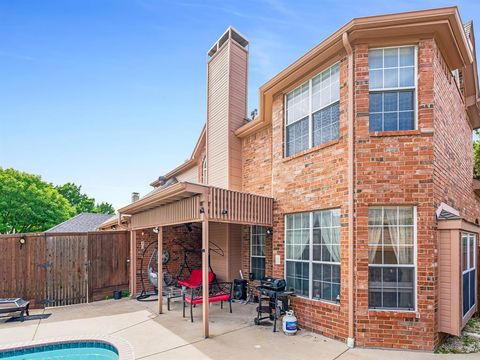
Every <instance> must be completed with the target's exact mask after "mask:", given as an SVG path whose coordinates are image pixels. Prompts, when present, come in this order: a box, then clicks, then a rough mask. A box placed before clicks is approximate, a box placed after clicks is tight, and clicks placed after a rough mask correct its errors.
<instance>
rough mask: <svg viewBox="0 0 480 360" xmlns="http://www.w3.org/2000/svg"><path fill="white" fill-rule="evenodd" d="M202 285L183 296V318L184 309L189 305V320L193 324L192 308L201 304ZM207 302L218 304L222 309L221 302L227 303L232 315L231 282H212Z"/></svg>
mask: <svg viewBox="0 0 480 360" xmlns="http://www.w3.org/2000/svg"><path fill="white" fill-rule="evenodd" d="M202 288H203V287H202V285H200V286H198V287H196V288H191V289H190V291H188V292H187V293H186V294H183V317H185V307H186V306H187V304H190V320H191V321H192V322H193V307H194V306H195V305H197V304H203V296H202ZM208 290H209V291H208V302H209V303H213V302H220V308H221V309H223V302H224V301H227V302H228V304H229V307H230V314H231V313H232V290H233V283H231V282H214V283H212V285H211V286H209V289H208Z"/></svg>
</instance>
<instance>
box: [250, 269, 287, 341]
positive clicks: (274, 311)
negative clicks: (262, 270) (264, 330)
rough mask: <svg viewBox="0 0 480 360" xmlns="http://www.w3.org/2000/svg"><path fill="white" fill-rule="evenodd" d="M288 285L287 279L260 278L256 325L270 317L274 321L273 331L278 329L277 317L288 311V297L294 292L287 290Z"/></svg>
mask: <svg viewBox="0 0 480 360" xmlns="http://www.w3.org/2000/svg"><path fill="white" fill-rule="evenodd" d="M286 287H287V283H286V282H285V279H280V278H274V277H270V276H266V277H264V278H263V279H262V280H260V285H259V286H257V290H258V292H259V300H258V307H257V317H256V318H255V325H259V324H260V322H261V321H262V320H266V319H269V320H271V321H273V331H274V332H275V331H277V319H278V318H280V316H282V315H283V314H285V312H286V311H288V297H289V296H290V295H292V294H293V292H291V291H285V288H286ZM262 314H265V315H266V316H262Z"/></svg>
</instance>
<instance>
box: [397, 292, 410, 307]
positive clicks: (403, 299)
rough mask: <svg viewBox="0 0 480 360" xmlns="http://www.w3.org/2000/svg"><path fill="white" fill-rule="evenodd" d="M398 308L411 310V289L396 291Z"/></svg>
mask: <svg viewBox="0 0 480 360" xmlns="http://www.w3.org/2000/svg"><path fill="white" fill-rule="evenodd" d="M398 307H399V308H400V309H407V310H413V308H414V301H413V289H398Z"/></svg>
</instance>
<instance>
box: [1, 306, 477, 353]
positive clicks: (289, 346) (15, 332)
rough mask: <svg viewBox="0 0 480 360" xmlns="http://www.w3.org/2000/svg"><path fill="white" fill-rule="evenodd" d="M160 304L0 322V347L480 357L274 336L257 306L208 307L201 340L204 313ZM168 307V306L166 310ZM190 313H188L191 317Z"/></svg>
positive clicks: (70, 310) (71, 309) (303, 334)
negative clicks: (100, 344) (58, 344)
mask: <svg viewBox="0 0 480 360" xmlns="http://www.w3.org/2000/svg"><path fill="white" fill-rule="evenodd" d="M155 306H156V302H138V301H135V300H129V299H124V300H118V301H114V300H107V301H99V302H94V303H91V304H84V305H71V306H68V307H62V308H50V309H46V310H33V311H31V315H38V314H51V315H50V316H49V317H48V318H45V319H40V320H28V321H25V322H24V323H20V322H8V323H6V322H5V321H6V320H7V319H8V318H0V345H4V344H9V343H18V342H28V341H32V340H43V339H45V340H46V339H52V338H58V337H65V336H82V335H99V336H100V335H102V336H105V335H108V336H113V337H117V338H121V339H124V340H126V341H128V342H129V343H130V344H131V345H132V347H133V349H134V352H135V357H136V359H152V360H153V359H212V360H224V359H248V358H249V359H315V358H317V359H318V358H321V359H322V360H329V359H330V360H333V359H340V360H349V359H362V360H363V359H365V360H367V359H369V360H370V359H386V358H388V359H389V360H397V359H398V360H415V359H419V360H420V359H441V360H443V359H448V360H449V359H478V358H479V354H470V355H436V354H431V353H422V352H404V351H387V350H369V349H348V348H347V347H346V346H345V344H344V343H342V342H339V341H335V340H332V339H328V338H325V337H323V336H320V335H317V334H313V333H310V332H307V331H300V332H299V333H298V334H297V335H296V336H285V335H284V334H283V333H281V332H277V333H272V328H271V327H270V326H255V325H253V318H254V314H255V305H253V304H250V305H242V304H238V303H235V304H233V314H230V313H229V312H228V306H227V307H225V308H224V309H220V305H219V304H213V305H211V307H210V316H211V328H210V329H211V338H209V339H204V338H203V337H202V323H201V308H200V307H197V308H196V309H194V315H195V318H194V319H195V322H194V323H193V324H192V323H191V322H190V319H189V317H187V318H185V319H184V318H182V314H181V305H180V303H179V302H176V303H173V306H172V311H170V312H168V311H167V312H166V313H165V314H162V315H156V314H155V312H154V309H155ZM165 308H166V307H165ZM187 314H188V312H187Z"/></svg>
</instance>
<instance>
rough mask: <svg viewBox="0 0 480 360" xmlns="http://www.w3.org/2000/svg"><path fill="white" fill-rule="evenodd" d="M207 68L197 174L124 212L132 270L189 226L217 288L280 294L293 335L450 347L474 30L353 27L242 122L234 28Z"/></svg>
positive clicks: (264, 96) (370, 21) (472, 102)
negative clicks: (215, 251) (248, 280)
mask: <svg viewBox="0 0 480 360" xmlns="http://www.w3.org/2000/svg"><path fill="white" fill-rule="evenodd" d="M208 57H209V59H208V81H207V99H208V100H207V121H206V126H205V128H204V129H203V131H202V133H201V135H200V137H199V140H198V142H197V144H196V146H195V149H194V151H193V154H192V156H191V159H190V160H188V161H187V162H185V163H184V164H182V165H180V166H179V167H178V168H176V169H174V170H173V171H171V172H170V173H168V174H166V175H165V176H163V177H161V178H160V179H159V180H156V181H154V182H152V184H151V185H152V186H153V187H154V190H153V191H152V193H150V194H148V195H147V196H145V197H144V198H142V199H140V200H138V201H136V202H134V203H132V204H130V205H127V206H126V207H124V208H122V209H120V210H119V213H120V217H119V219H121V220H122V221H126V220H128V224H129V225H128V226H129V227H130V229H131V230H132V235H133V236H132V252H135V253H136V254H137V255H136V256H135V257H134V258H136V259H137V262H138V254H139V250H138V249H139V248H138V246H139V245H138V239H139V236H140V235H139V234H140V232H142V233H143V235H142V236H145V234H146V233H147V232H148V234H150V235H149V241H157V240H158V242H159V247H160V246H161V247H162V248H163V247H166V248H168V247H169V246H170V245H169V241H168V239H167V238H168V235H167V234H168V233H169V232H170V231H175V230H174V228H175V227H176V228H177V229H178V227H179V226H180V225H179V224H181V223H186V222H192V223H197V222H198V223H199V227H198V230H197V231H195V232H194V233H195V234H196V235H195V239H196V241H197V244H198V246H199V247H200V246H201V247H203V248H205V247H206V246H207V247H208V243H209V241H214V242H216V243H218V245H219V246H221V247H222V248H224V250H225V256H223V257H222V258H216V257H215V256H212V258H211V263H212V264H213V265H214V269H216V272H217V275H218V276H219V277H220V278H221V279H223V280H227V281H231V280H232V279H234V278H238V271H239V270H242V271H243V273H245V274H248V273H253V275H254V277H255V278H260V277H262V276H264V275H265V274H267V275H273V276H276V277H282V278H285V279H286V280H287V286H288V288H289V289H293V290H294V291H295V293H296V296H295V297H294V299H293V300H292V303H293V307H294V310H295V312H296V315H297V317H298V319H299V324H300V326H302V327H304V328H307V329H311V330H313V331H316V332H319V333H322V334H324V335H326V336H329V337H333V338H336V339H340V340H343V341H346V342H347V344H349V345H350V346H353V345H354V344H355V345H358V346H363V347H382V348H402V349H418V350H432V349H434V348H435V347H437V346H438V345H439V343H440V342H441V341H442V338H443V337H444V335H445V334H454V335H458V334H459V333H460V331H461V329H462V328H463V326H464V325H465V324H466V322H467V321H468V319H469V318H470V317H471V316H472V315H473V313H474V312H475V311H476V310H477V301H478V280H477V279H478V272H477V255H478V234H479V232H480V227H479V225H478V224H479V218H480V202H479V198H478V197H477V195H476V193H475V191H478V190H479V189H480V186H479V185H478V183H477V182H476V181H475V180H474V179H473V165H472V162H473V161H472V160H473V159H472V131H473V130H474V129H477V128H479V127H480V107H479V95H478V79H477V66H476V58H475V40H474V29H473V24H472V23H471V22H470V23H467V24H463V23H462V22H461V20H460V16H459V13H458V9H457V8H456V7H450V8H441V9H432V10H425V11H415V12H408V13H399V14H391V15H381V16H372V17H365V18H357V19H353V20H351V21H350V22H349V23H347V24H346V25H344V26H343V27H341V28H340V29H339V30H337V31H336V32H335V33H333V34H332V35H331V36H329V37H328V38H327V39H325V40H324V41H323V42H321V43H320V44H319V45H317V46H316V47H314V48H313V49H312V50H310V51H309V52H307V53H306V54H305V55H303V56H302V57H301V58H299V59H298V60H297V61H295V62H294V63H293V64H291V65H290V66H288V67H287V68H286V69H285V70H283V71H282V72H280V73H279V74H278V75H276V76H275V77H273V78H272V79H271V80H269V81H268V82H267V83H266V84H264V85H263V86H262V87H261V88H260V90H259V93H260V94H259V95H260V108H259V112H258V114H257V115H256V116H255V117H254V118H253V119H246V113H247V75H248V41H247V40H246V38H245V37H244V36H243V35H241V34H240V33H239V32H238V31H237V30H235V29H233V28H229V29H228V30H227V31H226V32H225V33H224V34H223V35H222V37H221V38H220V39H219V40H218V41H217V42H216V43H215V44H214V46H213V47H212V48H211V49H210V50H209V52H208ZM180 207H182V209H183V210H179V208H180ZM199 210H200V211H199ZM245 214H246V215H245ZM207 217H208V218H207ZM107 225H108V226H110V224H107ZM157 225H159V226H161V227H162V229H163V230H162V231H160V233H161V234H162V236H158V239H157V235H156V234H153V232H151V229H152V228H153V227H154V226H157ZM108 226H107V227H108ZM166 239H167V240H166ZM142 246H143V245H142ZM206 260H207V259H206V257H205V256H204V257H203V263H204V266H205V261H206ZM137 267H138V265H136V264H135V261H134V266H133V267H132V268H133V269H136V268H137ZM137 275H138V272H137ZM132 278H133V279H134V281H132V283H133V285H132V289H133V291H134V292H136V291H138V289H139V288H138V281H137V280H135V278H136V273H135V271H133V272H132ZM160 311H161V304H160ZM205 311H206V313H205ZM203 315H204V318H205V316H206V317H207V321H206V322H207V325H206V327H207V331H206V335H208V307H207V309H206V310H204V313H203Z"/></svg>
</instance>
